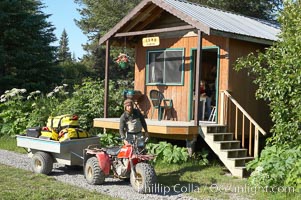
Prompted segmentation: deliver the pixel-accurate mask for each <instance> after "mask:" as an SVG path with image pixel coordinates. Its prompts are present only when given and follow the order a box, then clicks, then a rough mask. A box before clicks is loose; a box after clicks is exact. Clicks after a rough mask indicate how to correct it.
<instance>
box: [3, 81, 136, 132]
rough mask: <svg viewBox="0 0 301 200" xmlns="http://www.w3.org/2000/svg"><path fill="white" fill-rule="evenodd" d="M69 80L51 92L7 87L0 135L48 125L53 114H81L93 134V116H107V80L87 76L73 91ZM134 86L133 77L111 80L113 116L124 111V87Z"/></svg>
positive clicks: (84, 126) (111, 112)
mask: <svg viewBox="0 0 301 200" xmlns="http://www.w3.org/2000/svg"><path fill="white" fill-rule="evenodd" d="M66 87H67V85H66V84H63V85H62V86H57V87H56V88H55V89H54V90H53V91H51V92H50V93H48V94H42V93H41V92H40V91H34V92H31V93H30V94H28V95H26V90H25V89H12V90H10V91H6V92H5V94H3V95H2V96H1V99H0V101H1V102H0V136H3V135H16V134H22V133H24V132H25V130H26V128H28V127H35V126H45V125H46V121H47V118H48V117H49V116H57V115H61V114H77V115H78V116H79V121H80V126H81V127H82V128H84V129H86V130H88V131H89V132H90V133H91V134H96V132H97V130H96V129H92V127H93V119H94V118H97V117H103V105H104V103H103V100H104V82H103V81H93V80H91V79H86V80H84V81H83V83H82V84H81V85H76V86H75V87H74V89H72V91H74V92H72V93H68V92H66ZM129 88H132V86H131V83H130V82H129V81H117V82H113V81H111V82H109V90H110V93H109V111H110V112H109V117H120V115H121V113H122V112H123V91H124V90H125V89H129Z"/></svg>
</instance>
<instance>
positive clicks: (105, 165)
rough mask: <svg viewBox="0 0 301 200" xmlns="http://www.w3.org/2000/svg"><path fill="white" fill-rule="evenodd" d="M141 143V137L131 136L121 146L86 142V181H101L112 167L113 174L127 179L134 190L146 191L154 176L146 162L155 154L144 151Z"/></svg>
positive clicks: (143, 144)
mask: <svg viewBox="0 0 301 200" xmlns="http://www.w3.org/2000/svg"><path fill="white" fill-rule="evenodd" d="M144 147H145V141H144V138H143V137H141V138H138V137H133V140H132V141H129V144H128V145H124V146H122V147H109V148H99V147H97V146H95V145H94V146H88V148H87V149H85V150H84V174H85V178H86V180H87V182H88V183H89V184H92V185H99V184H103V183H104V181H105V178H106V177H108V176H109V174H110V169H112V172H113V174H114V177H117V178H120V179H130V182H131V185H132V187H133V188H134V189H135V190H136V191H137V192H139V193H149V192H150V188H151V187H152V186H154V184H155V183H156V180H157V176H156V173H155V170H154V168H153V167H152V166H151V165H150V164H149V163H148V161H149V160H151V159H153V158H154V156H153V155H149V154H145V148H144Z"/></svg>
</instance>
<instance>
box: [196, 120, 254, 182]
mask: <svg viewBox="0 0 301 200" xmlns="http://www.w3.org/2000/svg"><path fill="white" fill-rule="evenodd" d="M226 129H227V127H226V126H221V125H216V126H210V127H201V128H200V129H199V134H200V135H201V136H202V137H203V139H204V140H205V141H206V143H207V144H208V145H209V146H210V148H211V149H212V150H213V151H214V152H215V154H216V155H217V156H218V157H219V158H220V160H221V161H222V162H223V163H224V165H225V166H226V167H227V168H228V169H229V171H230V172H231V174H232V175H233V176H236V177H240V178H242V177H244V176H246V175H247V171H246V163H247V162H249V161H251V160H253V159H254V158H253V157H249V156H247V151H248V150H247V149H244V148H241V144H240V141H237V140H234V139H233V133H228V132H227V131H226Z"/></svg>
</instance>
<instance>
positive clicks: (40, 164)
mask: <svg viewBox="0 0 301 200" xmlns="http://www.w3.org/2000/svg"><path fill="white" fill-rule="evenodd" d="M89 145H99V137H88V138H81V139H72V140H68V141H64V142H59V141H54V140H47V139H42V138H34V137H28V136H22V135H17V146H18V147H24V148H27V149H28V157H30V158H31V159H32V161H31V165H32V169H33V171H34V172H35V173H41V174H49V173H50V172H51V171H52V168H53V163H60V164H64V165H67V166H83V162H84V158H83V157H84V156H83V153H84V149H86V148H87V147H88V146H89Z"/></svg>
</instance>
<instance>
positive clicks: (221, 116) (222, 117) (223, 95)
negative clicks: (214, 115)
mask: <svg viewBox="0 0 301 200" xmlns="http://www.w3.org/2000/svg"><path fill="white" fill-rule="evenodd" d="M224 115H225V94H224V92H223V91H222V92H221V112H220V118H219V124H222V125H225V122H224Z"/></svg>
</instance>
